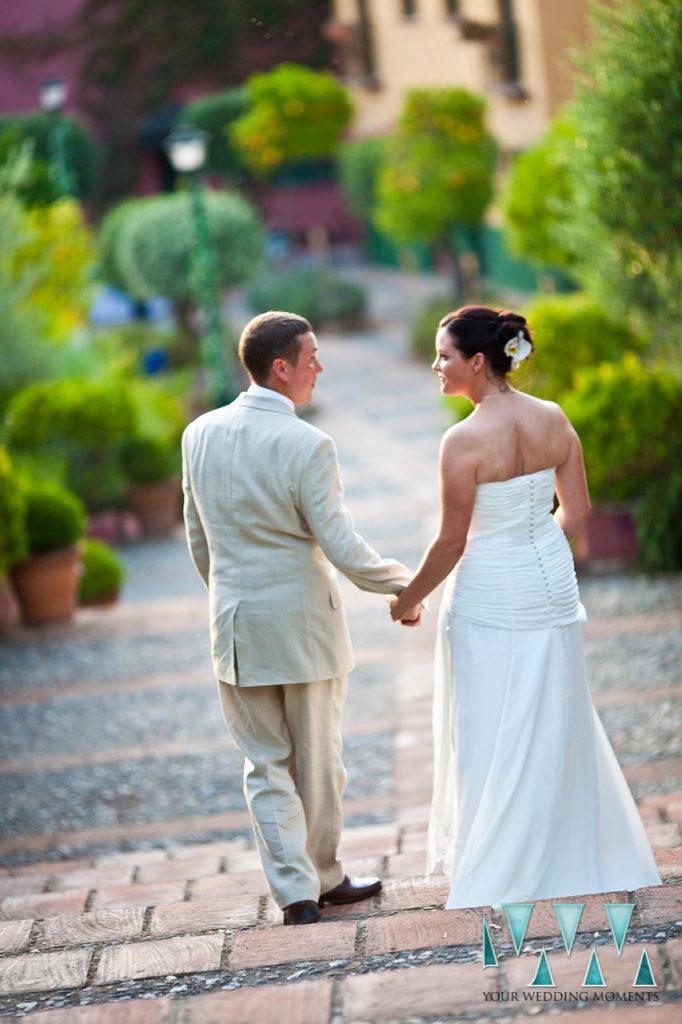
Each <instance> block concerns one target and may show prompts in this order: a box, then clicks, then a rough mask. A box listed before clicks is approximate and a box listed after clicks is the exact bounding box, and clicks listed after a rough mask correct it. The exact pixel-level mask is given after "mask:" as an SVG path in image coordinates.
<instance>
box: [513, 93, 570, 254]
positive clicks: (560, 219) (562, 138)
mask: <svg viewBox="0 0 682 1024" xmlns="http://www.w3.org/2000/svg"><path fill="white" fill-rule="evenodd" d="M576 134H577V133H576V129H575V127H574V126H573V124H572V122H571V119H570V116H569V114H568V113H566V112H564V113H562V115H561V116H560V117H558V118H557V119H556V120H555V121H553V122H552V124H551V125H550V126H549V128H548V130H547V132H546V133H545V135H544V136H543V137H542V138H541V139H540V141H539V142H537V143H536V144H535V145H534V146H531V147H530V149H527V150H525V152H523V153H520V154H519V155H518V156H517V157H516V158H515V159H514V162H513V163H512V165H511V169H510V172H509V176H508V178H507V182H506V190H505V191H506V194H505V197H504V204H503V213H504V218H505V221H506V225H507V237H508V240H509V247H510V249H511V251H512V252H513V253H514V254H515V255H517V256H522V257H525V258H526V259H528V260H530V262H531V263H535V264H536V266H540V267H547V266H548V265H550V266H553V267H561V268H563V269H564V270H567V271H570V269H571V267H572V266H573V264H574V263H575V256H574V254H573V253H571V252H570V250H569V248H568V247H567V242H566V239H565V238H564V236H563V232H564V224H565V221H566V217H567V214H568V215H570V214H571V213H572V212H573V207H574V205H575V195H574V187H573V182H572V181H571V176H570V171H569V162H570V150H571V147H572V146H575V139H576Z"/></svg>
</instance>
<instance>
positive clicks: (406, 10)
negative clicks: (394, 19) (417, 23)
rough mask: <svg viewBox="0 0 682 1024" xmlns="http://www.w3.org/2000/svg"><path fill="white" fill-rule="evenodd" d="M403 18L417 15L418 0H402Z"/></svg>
mask: <svg viewBox="0 0 682 1024" xmlns="http://www.w3.org/2000/svg"><path fill="white" fill-rule="evenodd" d="M400 6H401V7H402V12H403V18H416V17H417V0H400Z"/></svg>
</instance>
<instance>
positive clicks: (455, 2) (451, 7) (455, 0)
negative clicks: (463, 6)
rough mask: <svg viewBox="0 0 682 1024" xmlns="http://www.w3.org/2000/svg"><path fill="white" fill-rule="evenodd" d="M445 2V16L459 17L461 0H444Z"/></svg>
mask: <svg viewBox="0 0 682 1024" xmlns="http://www.w3.org/2000/svg"><path fill="white" fill-rule="evenodd" d="M444 3H445V17H446V18H458V17H459V15H460V9H459V8H460V3H459V0H444Z"/></svg>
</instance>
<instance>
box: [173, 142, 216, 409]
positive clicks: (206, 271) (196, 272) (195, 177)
mask: <svg viewBox="0 0 682 1024" xmlns="http://www.w3.org/2000/svg"><path fill="white" fill-rule="evenodd" d="M207 145H208V134H207V133H206V132H202V131H200V130H199V129H197V128H192V127H191V126H190V125H182V126H180V127H178V128H176V129H174V131H172V132H171V134H170V135H169V136H168V138H167V139H166V143H165V146H166V152H167V153H168V157H169V159H170V162H171V164H172V165H173V168H174V170H175V171H176V172H177V173H178V174H185V175H187V177H188V178H189V194H190V200H191V203H192V214H193V217H194V227H195V231H196V247H195V249H194V253H193V266H192V276H193V278H194V280H195V281H196V290H197V293H198V296H197V297H198V299H199V304H200V306H201V308H202V311H203V315H204V322H203V324H202V334H201V354H202V360H203V363H204V366H205V368H206V373H207V377H208V390H209V393H210V394H211V396H212V397H213V398H214V399H216V400H220V399H223V400H224V399H225V398H226V397H231V390H232V389H231V378H232V373H231V370H232V367H231V365H230V362H231V361H230V359H229V356H228V353H227V351H226V347H225V339H224V337H223V323H222V317H221V312H220V286H219V281H218V266H217V263H216V256H215V251H214V249H213V246H212V244H211V239H210V236H209V232H208V219H207V216H206V206H205V204H204V200H203V197H202V194H201V188H200V185H199V172H200V171H201V168H202V167H203V166H204V164H205V162H206V150H207Z"/></svg>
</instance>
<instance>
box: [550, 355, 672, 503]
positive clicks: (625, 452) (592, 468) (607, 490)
mask: <svg viewBox="0 0 682 1024" xmlns="http://www.w3.org/2000/svg"><path fill="white" fill-rule="evenodd" d="M562 404H563V407H564V410H565V411H566V414H567V415H568V417H569V419H570V420H571V422H572V423H573V425H574V426H575V428H576V430H577V431H578V435H579V436H580V439H581V441H582V444H583V449H584V452H585V463H586V466H587V478H588V481H589V485H590V490H591V492H592V496H593V498H594V500H595V501H597V502H604V501H624V500H629V499H632V498H639V497H641V496H642V495H645V494H646V493H647V492H648V489H649V488H650V486H651V485H652V484H653V483H654V482H655V481H656V480H657V479H659V478H662V477H663V476H667V475H668V474H669V472H670V471H671V469H672V468H673V463H674V460H673V456H672V449H671V443H672V441H673V440H674V439H675V438H678V437H679V436H680V435H681V434H682V385H681V384H680V382H679V380H678V379H677V378H676V377H675V376H674V375H673V374H671V373H670V372H669V371H668V370H666V369H664V368H663V367H660V366H654V367H647V366H644V365H642V364H641V363H640V361H639V360H638V359H637V357H636V356H634V355H632V354H628V355H626V356H625V357H624V358H623V360H622V361H621V362H619V363H601V364H600V365H599V366H596V367H591V368H589V369H585V370H582V371H579V372H578V373H577V375H576V381H575V386H574V388H573V390H572V391H570V392H569V393H568V394H567V395H566V396H565V397H564V400H563V403H562Z"/></svg>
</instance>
